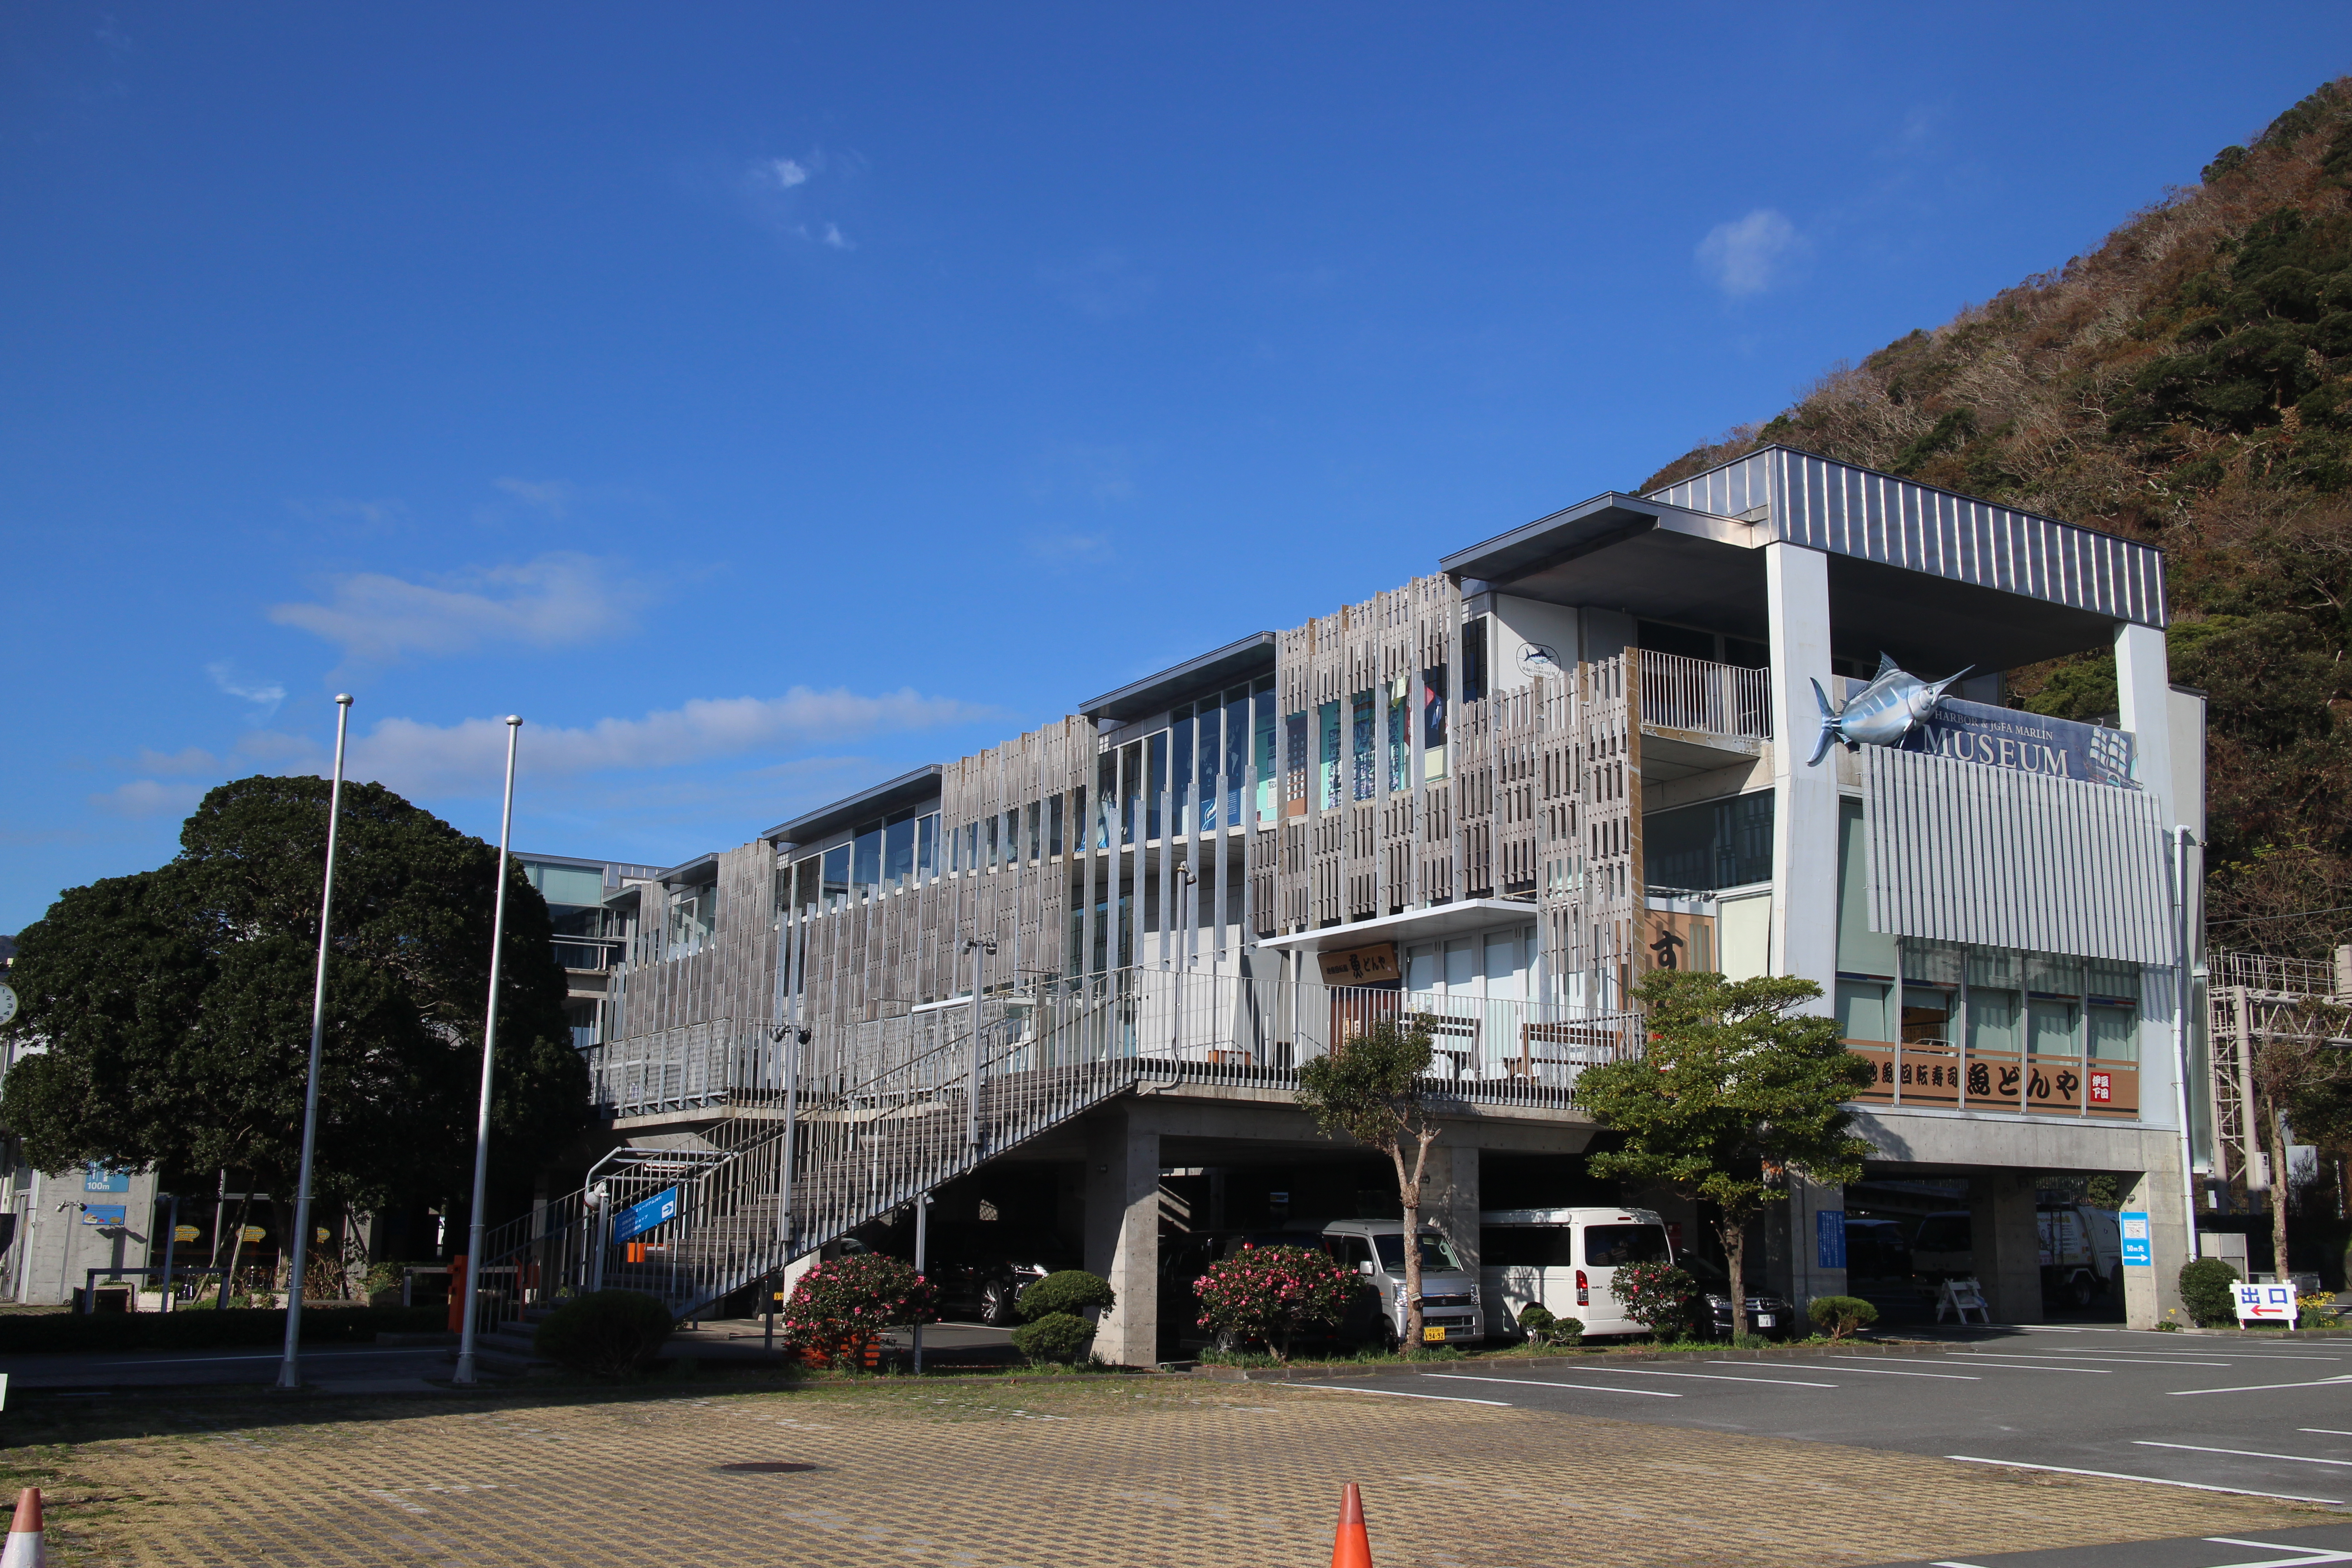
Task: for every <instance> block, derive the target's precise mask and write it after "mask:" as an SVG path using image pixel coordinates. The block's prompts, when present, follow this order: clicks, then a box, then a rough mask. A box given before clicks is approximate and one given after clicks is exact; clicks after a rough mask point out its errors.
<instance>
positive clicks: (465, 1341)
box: [451, 713, 522, 1384]
mask: <svg viewBox="0 0 2352 1568" xmlns="http://www.w3.org/2000/svg"><path fill="white" fill-rule="evenodd" d="M521 732H522V720H521V719H520V718H519V717H517V716H516V715H514V714H511V713H509V714H508V715H507V798H506V807H505V809H504V810H503V811H501V812H500V813H499V892H498V902H497V904H496V905H495V906H494V907H493V912H492V914H491V916H490V1003H489V1011H488V1014H487V1015H486V1016H484V1018H483V1020H482V1106H481V1114H480V1116H479V1117H478V1119H477V1121H476V1122H475V1126H474V1207H473V1212H472V1213H471V1215H469V1216H468V1217H467V1231H466V1278H465V1280H464V1282H463V1283H464V1286H465V1291H466V1315H465V1320H464V1322H465V1328H464V1331H463V1332H461V1333H460V1334H459V1335H458V1336H457V1376H456V1377H455V1378H453V1379H452V1380H451V1381H452V1382H455V1383H459V1384H470V1383H472V1382H473V1381H474V1322H475V1319H476V1318H477V1317H478V1316H479V1315H480V1312H481V1309H482V1230H483V1226H482V1205H484V1204H485V1203H487V1202H488V1201H489V1200H488V1192H487V1190H486V1189H487V1188H488V1185H489V1179H490V1086H491V1083H492V1082H493V1080H494V1076H495V1071H496V1067H497V1063H498V1045H499V969H500V967H501V965H500V963H499V960H500V958H501V957H502V955H503V953H504V952H505V948H506V938H507V839H508V837H509V835H510V834H511V833H512V832H513V831H514V775H515V737H516V736H518V735H520V733H521Z"/></svg>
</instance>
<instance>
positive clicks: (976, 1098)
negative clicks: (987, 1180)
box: [963, 913, 996, 1150]
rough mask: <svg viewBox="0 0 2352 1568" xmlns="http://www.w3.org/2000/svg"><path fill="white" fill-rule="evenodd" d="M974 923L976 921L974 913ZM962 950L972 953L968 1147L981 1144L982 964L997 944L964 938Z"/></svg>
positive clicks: (965, 1123)
mask: <svg viewBox="0 0 2352 1568" xmlns="http://www.w3.org/2000/svg"><path fill="white" fill-rule="evenodd" d="M973 923H974V924H975V925H977V924H978V916H977V914H976V913H975V915H974V919H973ZM963 946H964V951H965V952H969V953H971V1039H970V1040H969V1041H967V1042H966V1044H967V1045H968V1047H970V1051H969V1055H968V1057H967V1058H966V1063H965V1068H964V1105H963V1142H964V1147H966V1148H967V1149H975V1150H976V1149H978V1148H979V1147H980V984H981V973H982V971H981V963H982V959H983V957H984V955H986V954H988V953H992V952H995V951H996V944H995V943H994V942H989V941H986V940H984V939H983V938H981V937H976V936H975V937H967V938H966V939H965V940H964V944H963Z"/></svg>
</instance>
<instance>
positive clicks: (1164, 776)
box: [1143, 730, 1168, 838]
mask: <svg viewBox="0 0 2352 1568" xmlns="http://www.w3.org/2000/svg"><path fill="white" fill-rule="evenodd" d="M1143 768H1144V785H1143V787H1144V790H1145V792H1146V793H1145V795H1144V797H1143V818H1144V823H1143V837H1146V838H1157V837H1160V811H1161V810H1162V809H1163V808H1162V806H1161V804H1160V803H1161V802H1163V801H1165V800H1166V799H1167V798H1168V731H1165V730H1162V731H1160V733H1158V734H1157V735H1154V736H1152V737H1151V738H1150V740H1148V741H1146V742H1143Z"/></svg>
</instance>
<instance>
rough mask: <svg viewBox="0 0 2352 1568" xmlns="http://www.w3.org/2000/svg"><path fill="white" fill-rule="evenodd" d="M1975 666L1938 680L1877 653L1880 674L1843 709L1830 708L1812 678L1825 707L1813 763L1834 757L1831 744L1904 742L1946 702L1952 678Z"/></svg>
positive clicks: (1816, 695)
mask: <svg viewBox="0 0 2352 1568" xmlns="http://www.w3.org/2000/svg"><path fill="white" fill-rule="evenodd" d="M1974 668H1976V666H1974V665H1969V667H1968V668H1964V669H1958V670H1955V671H1953V672H1952V673H1951V674H1949V675H1948V676H1946V677H1944V679H1941V680H1938V681H1934V682H1929V681H1925V680H1922V679H1919V678H1918V677H1917V676H1916V675H1910V674H1906V673H1905V671H1904V670H1903V669H1902V668H1901V667H1899V666H1898V665H1896V664H1895V659H1894V657H1893V656H1892V655H1889V654H1884V653H1882V654H1880V655H1879V656H1878V673H1877V674H1876V675H1875V676H1874V677H1872V678H1871V682H1870V684H1869V685H1867V686H1865V687H1864V688H1863V689H1861V690H1859V691H1857V692H1855V693H1854V694H1853V697H1852V698H1850V699H1848V700H1847V701H1846V704H1845V706H1843V708H1832V707H1831V706H1830V700H1829V694H1828V693H1827V692H1825V691H1823V690H1822V683H1821V682H1820V681H1818V680H1816V681H1814V682H1813V700H1814V701H1816V702H1818V703H1820V704H1821V705H1822V732H1821V736H1820V738H1819V739H1817V740H1815V741H1814V742H1813V754H1812V755H1811V757H1810V758H1808V759H1806V765H1807V766H1808V767H1811V766H1813V765H1814V764H1816V763H1820V761H1821V760H1822V758H1823V757H1825V756H1827V755H1829V750H1830V746H1831V743H1832V742H1844V743H1845V745H1846V746H1847V747H1848V749H1852V748H1853V747H1856V746H1863V745H1871V746H1894V745H1899V744H1901V743H1902V741H1903V737H1904V736H1906V735H1907V734H1909V733H1910V732H1911V729H1912V726H1913V725H1915V724H1919V723H1922V722H1924V721H1926V720H1927V716H1928V715H1929V714H1931V713H1933V712H1935V710H1936V704H1937V703H1938V702H1940V701H1942V700H1943V697H1944V693H1945V691H1946V690H1947V689H1949V688H1950V686H1951V684H1952V682H1954V681H1956V680H1958V679H1959V678H1960V677H1961V676H1963V675H1966V674H1967V673H1968V672H1969V669H1974Z"/></svg>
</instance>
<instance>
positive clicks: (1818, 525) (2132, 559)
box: [1653, 447, 2166, 626]
mask: <svg viewBox="0 0 2352 1568" xmlns="http://www.w3.org/2000/svg"><path fill="white" fill-rule="evenodd" d="M1653 499H1654V500H1662V501H1666V502H1669V503H1671V504H1673V505H1675V506H1681V507H1688V508H1689V509H1691V510H1694V511H1705V512H1712V513H1715V514H1716V515H1717V516H1721V517H1739V516H1743V515H1745V514H1748V513H1749V512H1752V511H1754V510H1756V509H1758V508H1759V507H1764V508H1769V527H1770V528H1771V530H1772V536H1773V537H1774V538H1776V539H1783V540H1787V541H1788V542H1790V543H1792V544H1802V545H1805V546H1808V547H1809V548H1811V549H1814V550H1825V551H1828V552H1830V553H1832V554H1833V555H1851V556H1854V557H1857V558H1859V559H1861V560H1864V561H1875V562H1878V563H1882V564H1884V565H1888V566H1900V567H1903V568H1905V569H1906V570H1908V571H1912V572H1923V573H1926V574H1928V575H1930V576H1935V577H1945V578H1948V579H1951V580H1952V581H1954V582H1959V583H1972V584H1977V585H1978V586H1979V587H1985V588H1999V589H2001V590H2002V591H2004V592H2007V593H2011V594H2022V595H2026V596H2027V597H2028V598H2033V599H2041V600H2042V601H2044V602H2046V603H2049V604H2053V605H2070V606H2072V607H2073V608H2074V609H2078V610H2090V611H2093V612H2095V613H2096V614H2099V615H2103V616H2114V617H2115V618H2116V619H2117V620H2119V621H2137V622H2138V623H2139V624H2140V625H2142V626H2163V625H2164V624H2165V617H2166V612H2165V602H2164V552H2162V551H2159V550H2154V549H2151V548H2149V547H2148V546H2147V545H2145V544H2137V543H2135V542H2132V541H2131V540H2128V539H2120V538H2117V537H2116V535H2114V534H2112V533H2101V532H2100V531H2097V530H2096V529H2089V528H2081V527H2077V526H2076V525H2074V524H2073V523H2069V522H2060V521H2056V520H2054V519H2052V518H2046V517H2037V516H2035V515H2034V514H2033V513H2032V512H2027V511H2018V510H2013V509H2011V508H2010V507H2004V506H1996V505H1994V504H1993V503H1992V502H1990V501H1984V500H1974V499H1972V498H1970V497H1968V496H1963V495H1956V494H1954V493H1953V492H1952V491H1950V490H1940V489H1935V488H1934V487H1933V486H1929V485H1922V484H1916V483H1914V482H1913V481H1911V480H1909V479H1897V478H1895V476H1894V475H1892V474H1882V473H1878V472H1875V471H1874V470H1872V469H1869V468H1855V467H1854V466H1853V465H1852V464H1850V463H1838V462H1832V461H1831V460H1830V459H1829V458H1817V457H1815V456H1813V455H1812V454H1811V453H1810V452H1800V451H1796V450H1793V449H1792V448H1790V447H1765V448H1764V449H1763V450H1761V451H1758V452H1751V453H1749V454H1748V456H1747V457H1744V458H1737V459H1735V460H1734V461H1732V462H1729V463H1726V464H1724V465H1723V466H1722V467H1721V468H1710V469H1708V470H1707V471H1706V473H1703V474H1695V475H1693V476H1692V477H1691V478H1689V479H1685V480H1683V481H1682V482H1681V483H1679V484H1675V485H1670V486H1668V487H1667V488H1666V489H1662V490H1658V491H1656V492H1654V496H1653Z"/></svg>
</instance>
